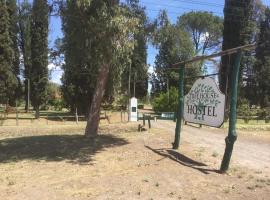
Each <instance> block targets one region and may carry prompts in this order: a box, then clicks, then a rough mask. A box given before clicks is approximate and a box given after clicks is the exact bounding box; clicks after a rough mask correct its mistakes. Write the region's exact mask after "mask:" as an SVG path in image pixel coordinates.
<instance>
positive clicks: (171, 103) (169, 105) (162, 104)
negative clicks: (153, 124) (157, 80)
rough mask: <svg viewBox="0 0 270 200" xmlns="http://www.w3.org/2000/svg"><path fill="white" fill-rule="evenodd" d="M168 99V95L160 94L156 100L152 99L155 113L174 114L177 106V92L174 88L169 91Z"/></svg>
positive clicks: (165, 93)
mask: <svg viewBox="0 0 270 200" xmlns="http://www.w3.org/2000/svg"><path fill="white" fill-rule="evenodd" d="M169 94H170V98H169V99H168V93H167V92H162V93H160V94H159V95H158V96H157V97H156V98H154V99H153V102H152V106H153V109H154V111H155V112H176V111H177V106H178V90H177V88H175V87H172V88H170V90H169Z"/></svg>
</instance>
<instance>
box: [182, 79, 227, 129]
mask: <svg viewBox="0 0 270 200" xmlns="http://www.w3.org/2000/svg"><path fill="white" fill-rule="evenodd" d="M224 111H225V95H224V94H222V93H221V92H220V90H219V88H218V86H217V84H216V82H215V80H214V79H212V78H209V77H207V78H200V79H198V80H196V82H195V83H194V85H193V86H192V88H191V90H190V91H189V93H188V94H187V95H186V96H185V99H184V119H185V121H187V122H191V123H195V124H203V125H207V126H213V127H220V126H221V125H222V124H223V122H224Z"/></svg>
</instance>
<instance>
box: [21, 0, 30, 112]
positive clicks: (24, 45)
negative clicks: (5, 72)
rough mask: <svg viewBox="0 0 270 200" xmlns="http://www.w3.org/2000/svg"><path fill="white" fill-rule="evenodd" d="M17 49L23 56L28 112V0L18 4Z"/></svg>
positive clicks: (26, 108) (26, 107) (25, 96)
mask: <svg viewBox="0 0 270 200" xmlns="http://www.w3.org/2000/svg"><path fill="white" fill-rule="evenodd" d="M19 48H20V51H21V52H22V55H23V60H22V64H23V72H24V73H23V75H24V78H25V82H24V88H25V89H24V98H25V110H26V111H28V110H29V108H28V81H29V80H30V71H31V5H30V3H29V2H28V0H24V1H23V2H22V3H20V4H19Z"/></svg>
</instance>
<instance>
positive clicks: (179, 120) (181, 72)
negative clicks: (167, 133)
mask: <svg viewBox="0 0 270 200" xmlns="http://www.w3.org/2000/svg"><path fill="white" fill-rule="evenodd" d="M184 76H185V65H184V64H183V65H182V66H180V69H179V91H178V95H179V97H178V98H179V101H178V112H177V118H176V119H177V120H176V127H175V138H174V143H173V149H178V148H179V144H180V134H181V126H182V119H183V110H184Z"/></svg>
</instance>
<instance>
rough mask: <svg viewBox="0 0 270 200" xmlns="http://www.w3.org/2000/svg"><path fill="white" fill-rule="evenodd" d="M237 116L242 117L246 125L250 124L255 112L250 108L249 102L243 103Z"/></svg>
mask: <svg viewBox="0 0 270 200" xmlns="http://www.w3.org/2000/svg"><path fill="white" fill-rule="evenodd" d="M237 115H238V116H241V117H242V118H243V120H244V122H245V123H248V122H249V120H250V119H251V116H252V115H253V112H252V110H251V109H250V107H249V103H248V101H243V102H242V104H240V105H239V107H238V110H237Z"/></svg>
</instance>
